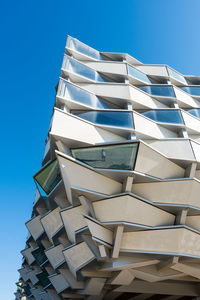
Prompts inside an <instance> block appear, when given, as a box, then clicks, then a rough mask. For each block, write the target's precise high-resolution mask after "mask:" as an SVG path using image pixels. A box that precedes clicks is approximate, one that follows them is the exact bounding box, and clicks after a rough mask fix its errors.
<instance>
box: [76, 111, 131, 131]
mask: <svg viewBox="0 0 200 300" xmlns="http://www.w3.org/2000/svg"><path fill="white" fill-rule="evenodd" d="M72 113H73V114H75V115H76V116H78V117H80V118H82V119H84V120H87V121H90V122H92V123H95V124H101V125H108V126H116V127H124V128H133V117H132V112H128V111H72Z"/></svg>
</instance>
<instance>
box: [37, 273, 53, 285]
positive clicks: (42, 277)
mask: <svg viewBox="0 0 200 300" xmlns="http://www.w3.org/2000/svg"><path fill="white" fill-rule="evenodd" d="M36 276H37V278H38V279H39V284H41V285H42V286H43V287H45V286H47V285H49V284H50V281H49V279H48V276H49V274H48V273H47V271H43V272H41V273H39V274H37V275H36Z"/></svg>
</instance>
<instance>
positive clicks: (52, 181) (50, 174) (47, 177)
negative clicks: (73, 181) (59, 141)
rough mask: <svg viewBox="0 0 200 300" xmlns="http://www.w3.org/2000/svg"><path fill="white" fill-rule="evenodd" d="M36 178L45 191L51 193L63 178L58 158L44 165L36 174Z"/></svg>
mask: <svg viewBox="0 0 200 300" xmlns="http://www.w3.org/2000/svg"><path fill="white" fill-rule="evenodd" d="M34 178H35V180H36V181H37V183H38V184H39V185H40V186H41V188H42V189H43V190H44V191H45V193H46V194H49V193H50V192H51V191H52V190H53V189H54V187H55V186H56V185H57V184H58V182H59V181H60V180H61V175H60V169H59V166H58V162H57V160H54V161H52V162H51V163H50V164H48V165H47V166H46V167H44V168H43V169H42V170H41V171H40V172H39V173H38V174H37V175H35V177H34Z"/></svg>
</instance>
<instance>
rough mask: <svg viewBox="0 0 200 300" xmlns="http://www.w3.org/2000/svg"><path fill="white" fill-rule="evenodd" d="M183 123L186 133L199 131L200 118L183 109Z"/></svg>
mask: <svg viewBox="0 0 200 300" xmlns="http://www.w3.org/2000/svg"><path fill="white" fill-rule="evenodd" d="M181 113H182V116H183V120H184V123H185V125H186V127H187V132H188V133H191V134H192V133H196V132H197V133H198V132H200V120H198V119H197V118H195V117H193V116H192V115H191V114H189V113H186V112H185V111H183V110H182V111H181Z"/></svg>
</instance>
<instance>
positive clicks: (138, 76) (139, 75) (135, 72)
mask: <svg viewBox="0 0 200 300" xmlns="http://www.w3.org/2000/svg"><path fill="white" fill-rule="evenodd" d="M128 75H130V76H132V77H135V78H136V79H138V80H140V81H143V82H146V83H151V81H150V80H149V78H148V77H147V75H146V74H144V73H142V72H140V71H139V70H137V69H136V68H134V67H132V66H130V65H128Z"/></svg>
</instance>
